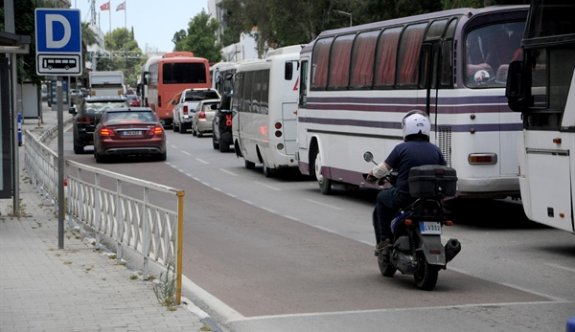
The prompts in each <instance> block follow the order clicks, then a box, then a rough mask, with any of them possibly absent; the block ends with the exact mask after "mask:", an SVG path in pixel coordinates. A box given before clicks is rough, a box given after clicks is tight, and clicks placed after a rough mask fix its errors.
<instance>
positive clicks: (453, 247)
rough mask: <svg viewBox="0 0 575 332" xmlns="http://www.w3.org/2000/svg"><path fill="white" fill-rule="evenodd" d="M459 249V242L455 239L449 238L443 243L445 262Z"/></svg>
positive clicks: (457, 252)
mask: <svg viewBox="0 0 575 332" xmlns="http://www.w3.org/2000/svg"><path fill="white" fill-rule="evenodd" d="M460 251H461V243H460V242H459V240H457V239H449V241H447V243H446V244H445V262H446V263H447V262H449V261H451V260H452V259H453V258H454V257H455V256H457V254H459V252H460Z"/></svg>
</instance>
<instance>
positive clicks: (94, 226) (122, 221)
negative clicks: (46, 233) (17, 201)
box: [24, 130, 184, 303]
mask: <svg viewBox="0 0 575 332" xmlns="http://www.w3.org/2000/svg"><path fill="white" fill-rule="evenodd" d="M24 134H25V144H24V149H25V167H26V171H27V172H28V174H29V175H30V176H31V177H32V181H33V184H34V185H35V186H36V187H38V188H40V189H41V191H42V194H43V195H46V196H48V197H49V198H51V199H53V200H57V191H58V190H57V188H58V156H57V154H56V153H55V152H54V151H52V150H51V149H50V148H49V147H48V146H47V145H45V144H44V143H43V142H42V141H41V140H47V139H49V138H50V137H51V136H52V135H51V134H49V133H48V134H46V133H43V134H42V135H41V136H40V137H36V136H35V135H34V134H33V133H32V132H30V131H28V130H26V131H25V133H24ZM65 165H66V166H65V167H66V171H65V174H66V182H67V187H66V189H67V190H66V196H65V197H66V202H65V206H66V214H67V215H68V217H69V218H72V219H73V220H74V221H75V222H77V223H80V224H82V225H83V226H85V227H87V228H89V229H90V230H92V231H93V232H94V233H95V234H96V238H97V240H98V242H101V241H102V240H104V241H107V242H109V243H110V242H111V244H113V245H114V246H115V249H116V253H117V256H118V257H120V258H121V257H122V256H123V250H124V249H131V250H132V251H134V252H136V253H137V254H139V255H141V257H142V258H143V267H142V268H143V270H144V272H145V273H148V262H149V261H153V262H156V263H158V264H159V265H160V266H162V267H164V268H168V267H169V266H170V265H171V266H173V267H175V269H176V271H175V272H176V278H177V280H176V282H177V285H176V290H177V294H176V300H177V301H178V303H179V299H180V297H181V278H182V273H181V271H182V269H181V266H182V249H181V248H182V242H183V241H182V231H181V230H182V229H183V211H184V209H183V197H184V192H183V191H182V190H178V189H175V188H172V187H168V186H164V185H160V184H156V183H153V182H149V181H145V180H141V179H137V178H134V177H130V176H126V175H122V174H117V173H114V172H110V171H107V170H103V169H99V168H96V167H92V166H89V165H84V164H81V163H78V162H74V161H70V160H67V161H65Z"/></svg>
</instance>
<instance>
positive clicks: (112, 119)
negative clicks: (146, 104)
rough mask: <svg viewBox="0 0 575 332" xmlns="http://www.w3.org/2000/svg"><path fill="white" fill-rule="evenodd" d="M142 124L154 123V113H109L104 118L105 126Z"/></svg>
mask: <svg viewBox="0 0 575 332" xmlns="http://www.w3.org/2000/svg"><path fill="white" fill-rule="evenodd" d="M144 122H156V118H155V117H154V113H152V112H150V111H125V112H109V113H108V115H107V117H106V124H121V123H144Z"/></svg>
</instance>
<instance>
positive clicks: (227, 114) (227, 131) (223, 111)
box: [212, 95, 234, 152]
mask: <svg viewBox="0 0 575 332" xmlns="http://www.w3.org/2000/svg"><path fill="white" fill-rule="evenodd" d="M230 101H231V96H229V95H224V96H223V97H222V99H221V102H220V106H219V107H218V109H217V110H216V113H215V114H214V119H213V121H212V146H213V147H214V150H218V149H219V150H220V152H228V151H230V146H231V145H232V144H233V134H232V118H233V116H234V114H233V112H232V111H231V107H230Z"/></svg>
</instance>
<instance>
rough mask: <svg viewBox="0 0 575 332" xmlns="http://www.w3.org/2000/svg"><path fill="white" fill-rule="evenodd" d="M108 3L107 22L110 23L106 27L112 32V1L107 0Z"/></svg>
mask: <svg viewBox="0 0 575 332" xmlns="http://www.w3.org/2000/svg"><path fill="white" fill-rule="evenodd" d="M108 3H109V4H110V8H109V9H108V18H109V20H108V22H109V24H110V26H109V28H108V33H112V2H110V1H108Z"/></svg>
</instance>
